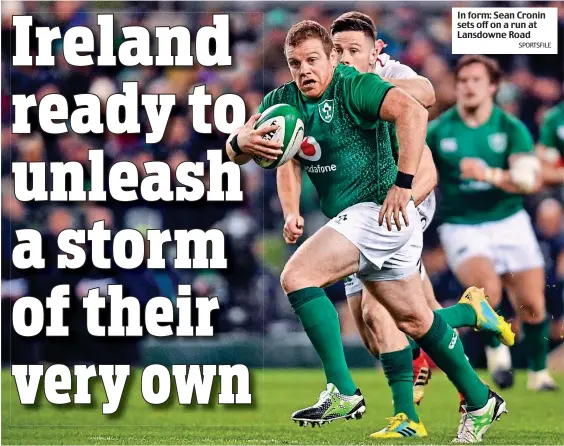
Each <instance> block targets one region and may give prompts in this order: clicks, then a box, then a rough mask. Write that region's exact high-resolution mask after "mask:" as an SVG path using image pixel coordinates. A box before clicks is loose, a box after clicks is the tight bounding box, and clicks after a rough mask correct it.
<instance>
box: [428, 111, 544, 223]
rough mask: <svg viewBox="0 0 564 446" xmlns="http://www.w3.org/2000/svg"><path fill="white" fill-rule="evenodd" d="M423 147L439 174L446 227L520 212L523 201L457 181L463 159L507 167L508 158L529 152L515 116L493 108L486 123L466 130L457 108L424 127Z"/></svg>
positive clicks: (530, 144)
mask: <svg viewBox="0 0 564 446" xmlns="http://www.w3.org/2000/svg"><path fill="white" fill-rule="evenodd" d="M427 145H428V146H429V147H430V148H431V151H432V152H433V158H434V160H435V164H436V166H437V170H438V173H439V188H440V190H441V193H442V200H441V203H440V207H439V210H440V215H441V217H442V219H443V221H445V222H447V223H458V224H478V223H483V222H488V221H497V220H501V219H503V218H506V217H509V216H510V215H513V214H515V213H516V212H518V211H519V210H521V209H522V208H523V197H522V196H521V195H518V194H511V193H508V192H505V191H503V190H501V189H499V188H497V187H495V186H493V185H491V184H489V183H486V182H481V181H475V180H466V179H461V178H460V161H461V160H462V158H465V157H471V158H481V159H482V160H483V161H484V162H485V163H486V164H487V165H488V166H489V167H498V168H501V169H508V168H509V162H508V160H509V156H510V155H512V154H515V153H521V152H533V150H534V146H533V138H532V137H531V134H530V133H529V131H528V130H527V128H526V127H525V125H524V124H523V123H522V122H521V121H519V120H518V119H517V118H516V117H514V116H512V115H510V114H509V113H506V112H505V111H503V110H502V109H501V108H499V107H497V106H494V108H493V111H492V114H491V116H490V118H489V119H488V121H487V122H485V123H484V124H482V125H481V126H479V127H477V128H471V127H468V126H467V125H466V124H465V123H464V121H463V120H462V118H461V117H460V115H459V113H458V110H457V109H456V107H452V108H450V109H449V110H447V111H446V112H444V113H443V114H442V115H441V116H439V117H438V118H437V119H435V120H434V121H432V122H431V123H429V126H428V130H427Z"/></svg>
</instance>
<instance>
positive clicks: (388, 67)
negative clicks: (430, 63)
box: [374, 54, 418, 79]
mask: <svg viewBox="0 0 564 446" xmlns="http://www.w3.org/2000/svg"><path fill="white" fill-rule="evenodd" d="M374 72H375V73H376V74H378V75H379V76H380V77H390V78H393V79H409V78H413V77H417V76H418V74H417V73H416V72H415V71H414V70H412V69H411V68H410V67H408V66H407V65H404V64H402V63H400V62H398V61H397V60H393V59H391V58H390V56H388V55H387V54H380V55H379V56H378V59H376V66H375V67H374Z"/></svg>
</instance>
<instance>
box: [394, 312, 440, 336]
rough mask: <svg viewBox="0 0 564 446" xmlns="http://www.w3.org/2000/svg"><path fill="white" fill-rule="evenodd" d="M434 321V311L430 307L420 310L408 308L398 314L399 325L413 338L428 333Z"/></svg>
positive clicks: (397, 321)
mask: <svg viewBox="0 0 564 446" xmlns="http://www.w3.org/2000/svg"><path fill="white" fill-rule="evenodd" d="M432 323H433V312H432V311H431V310H430V309H429V308H426V309H424V310H422V311H420V312H417V311H414V310H412V309H408V310H407V311H405V312H402V314H400V315H398V316H396V325H397V327H398V328H399V329H400V330H401V331H403V332H404V333H405V334H406V335H408V336H411V337H412V338H413V339H419V338H421V337H422V336H423V335H424V334H425V333H427V332H428V331H429V328H430V327H431V324H432Z"/></svg>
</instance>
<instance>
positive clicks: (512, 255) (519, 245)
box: [438, 209, 544, 274]
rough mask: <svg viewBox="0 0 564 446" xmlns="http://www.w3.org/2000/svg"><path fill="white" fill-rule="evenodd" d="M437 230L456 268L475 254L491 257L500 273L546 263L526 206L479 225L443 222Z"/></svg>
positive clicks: (514, 271) (542, 265)
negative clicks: (500, 218)
mask: <svg viewBox="0 0 564 446" xmlns="http://www.w3.org/2000/svg"><path fill="white" fill-rule="evenodd" d="M438 231H439V237H440V240H441V244H442V246H443V249H444V250H445V253H446V258H447V263H448V266H449V268H450V269H451V270H452V271H453V272H454V271H456V270H457V269H458V268H459V267H460V265H462V264H463V263H464V262H465V261H467V260H468V259H470V258H473V257H487V258H489V259H491V260H492V262H493V264H494V266H495V270H496V273H497V274H505V273H516V272H519V271H526V270H529V269H533V268H543V267H544V258H543V255H542V252H541V249H540V247H539V243H538V241H537V238H536V236H535V232H534V230H533V225H532V223H531V219H530V217H529V214H527V212H526V211H525V210H523V209H522V210H520V211H519V212H517V213H515V214H513V215H511V216H509V217H507V218H504V219H502V220H498V221H492V222H485V223H480V224H476V225H465V224H453V223H443V224H442V225H441V226H439V228H438Z"/></svg>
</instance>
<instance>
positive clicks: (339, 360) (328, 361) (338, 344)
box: [288, 287, 357, 395]
mask: <svg viewBox="0 0 564 446" xmlns="http://www.w3.org/2000/svg"><path fill="white" fill-rule="evenodd" d="M288 299H289V300H290V304H291V305H292V308H293V309H294V311H295V312H296V314H297V316H298V318H299V319H300V322H301V323H302V326H303V327H304V330H305V332H306V333H307V336H308V337H309V340H310V341H311V343H312V344H313V346H314V348H315V350H316V351H317V354H318V355H319V357H320V358H321V362H322V363H323V368H324V370H325V376H326V378H327V383H333V384H335V386H337V388H338V389H339V392H340V393H342V394H344V395H353V394H354V393H355V392H356V388H357V387H356V385H355V384H354V382H353V380H352V377H351V375H350V373H349V369H348V367H347V361H346V359H345V352H344V350H343V342H342V340H341V326H340V324H339V316H338V315H337V311H336V310H335V307H334V306H333V304H332V303H331V301H330V300H329V298H328V297H327V295H326V294H325V291H323V290H322V289H321V288H317V287H308V288H303V289H301V290H298V291H293V292H291V293H288Z"/></svg>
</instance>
